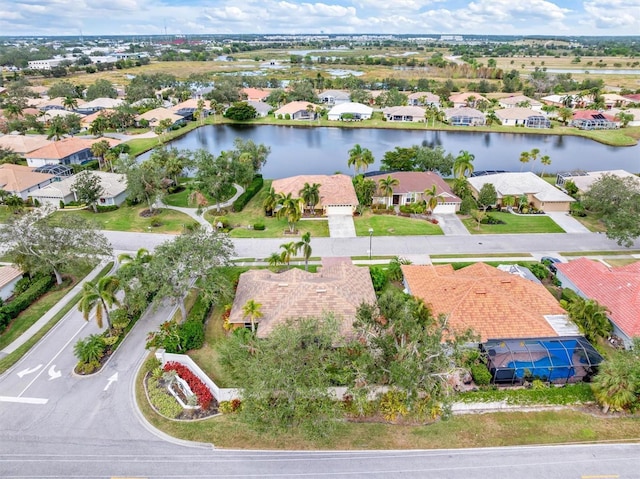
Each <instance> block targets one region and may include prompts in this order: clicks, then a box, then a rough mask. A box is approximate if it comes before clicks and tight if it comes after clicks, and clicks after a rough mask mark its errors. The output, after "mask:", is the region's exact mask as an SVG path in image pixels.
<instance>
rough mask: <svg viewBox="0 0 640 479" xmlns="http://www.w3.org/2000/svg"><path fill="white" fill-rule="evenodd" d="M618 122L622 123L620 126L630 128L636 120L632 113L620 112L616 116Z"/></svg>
mask: <svg viewBox="0 0 640 479" xmlns="http://www.w3.org/2000/svg"><path fill="white" fill-rule="evenodd" d="M615 118H616V120H618V121H619V122H620V126H621V127H622V128H626V127H627V126H629V122H631V121H633V119H634V118H635V117H634V116H633V115H632V114H631V113H627V112H626V111H619V112H618V113H616V116H615Z"/></svg>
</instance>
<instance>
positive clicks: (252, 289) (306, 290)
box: [229, 261, 376, 338]
mask: <svg viewBox="0 0 640 479" xmlns="http://www.w3.org/2000/svg"><path fill="white" fill-rule="evenodd" d="M251 299H253V300H254V301H255V302H257V303H260V304H261V305H262V306H261V308H260V310H261V312H262V314H263V316H262V318H261V319H260V320H259V326H258V333H257V335H258V337H260V338H264V337H266V336H268V335H269V334H270V333H271V331H273V329H274V328H275V327H276V326H277V325H278V324H283V323H284V322H286V321H287V320H288V319H297V318H302V317H318V316H321V315H322V314H323V313H333V314H334V316H335V318H336V319H338V320H339V321H340V332H341V333H342V334H343V335H345V336H348V335H350V334H351V333H352V331H353V320H354V318H355V313H356V310H357V308H358V306H360V304H362V303H363V302H366V303H371V304H373V303H375V301H376V295H375V292H374V290H373V284H372V282H371V276H370V274H369V269H368V268H363V267H358V266H354V265H353V264H351V263H350V262H344V261H339V262H333V263H332V264H330V265H324V266H322V268H320V269H319V270H318V272H317V273H309V272H306V271H303V270H301V269H297V268H293V269H290V270H287V271H285V272H283V273H273V272H271V271H269V270H266V269H260V270H250V271H247V272H246V273H242V274H241V275H240V280H239V282H238V289H237V291H236V296H235V299H234V301H233V307H232V308H231V314H230V316H229V321H230V322H231V323H232V324H244V323H245V322H247V323H248V322H249V320H248V318H245V317H244V315H243V312H242V308H243V306H244V305H245V304H246V303H247V301H249V300H251Z"/></svg>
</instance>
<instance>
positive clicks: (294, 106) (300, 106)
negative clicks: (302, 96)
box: [274, 101, 316, 116]
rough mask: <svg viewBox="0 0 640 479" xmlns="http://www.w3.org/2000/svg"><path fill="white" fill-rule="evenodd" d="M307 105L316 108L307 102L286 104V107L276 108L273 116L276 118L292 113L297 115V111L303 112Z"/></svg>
mask: <svg viewBox="0 0 640 479" xmlns="http://www.w3.org/2000/svg"><path fill="white" fill-rule="evenodd" d="M309 105H311V106H313V107H314V108H315V107H316V105H314V104H313V103H309V102H308V101H292V102H291V103H287V104H286V105H283V106H281V107H280V108H278V109H277V110H276V111H275V112H274V114H275V115H276V116H277V115H286V114H287V113H289V114H290V115H293V114H294V113H298V112H299V111H305V110H306V109H307V107H308V106H309Z"/></svg>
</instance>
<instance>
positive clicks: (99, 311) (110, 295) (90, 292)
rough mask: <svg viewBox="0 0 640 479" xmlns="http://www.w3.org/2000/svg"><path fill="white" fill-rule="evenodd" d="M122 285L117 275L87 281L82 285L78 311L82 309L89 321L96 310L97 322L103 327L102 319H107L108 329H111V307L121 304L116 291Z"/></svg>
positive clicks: (83, 315)
mask: <svg viewBox="0 0 640 479" xmlns="http://www.w3.org/2000/svg"><path fill="white" fill-rule="evenodd" d="M119 287H120V281H119V280H118V278H117V277H115V276H103V277H102V278H100V279H96V280H94V281H87V282H86V283H84V284H83V285H82V295H81V296H80V301H79V302H78V311H82V317H83V318H84V320H85V321H89V316H90V315H91V312H92V311H93V310H95V312H96V324H97V325H98V327H99V328H102V319H103V318H104V319H106V320H107V330H109V331H111V328H112V325H111V317H110V316H109V309H110V308H111V307H112V306H113V305H114V304H115V305H116V306H120V302H119V301H118V298H117V297H116V292H117V291H118V288H119Z"/></svg>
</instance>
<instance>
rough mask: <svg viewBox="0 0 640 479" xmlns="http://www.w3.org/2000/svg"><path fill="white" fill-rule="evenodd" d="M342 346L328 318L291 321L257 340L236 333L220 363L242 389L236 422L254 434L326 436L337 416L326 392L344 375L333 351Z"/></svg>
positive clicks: (342, 364)
mask: <svg viewBox="0 0 640 479" xmlns="http://www.w3.org/2000/svg"><path fill="white" fill-rule="evenodd" d="M342 342H343V341H342V340H341V337H340V335H339V327H338V322H337V321H336V320H335V319H334V318H333V317H331V316H323V317H321V318H301V319H297V320H289V321H287V323H286V324H282V325H278V326H276V327H275V328H274V330H273V331H271V333H270V334H269V336H268V337H266V338H261V339H259V340H257V339H256V338H255V337H253V336H252V335H248V334H242V333H240V332H234V334H232V335H231V336H230V337H229V339H228V340H227V341H226V342H225V343H224V344H223V345H222V347H221V349H220V361H221V363H222V365H223V367H224V368H225V370H226V371H227V372H228V374H229V376H230V377H231V379H232V380H233V381H235V382H236V383H237V384H242V404H243V407H242V409H241V410H240V411H239V413H238V414H239V418H240V420H242V421H243V422H246V423H247V424H248V425H249V426H251V427H252V428H254V429H256V430H258V431H265V430H269V431H290V430H291V429H292V428H296V429H300V430H301V431H302V433H303V434H305V435H306V436H309V437H318V436H320V437H324V436H326V435H327V434H328V433H329V432H331V431H332V430H333V429H334V428H335V427H336V426H337V424H338V418H339V417H340V415H341V411H340V403H339V401H335V399H334V398H333V397H332V396H331V394H330V391H329V388H330V387H331V386H333V385H335V384H336V380H337V379H338V378H337V377H336V376H338V374H339V373H341V372H342V371H343V370H348V365H347V364H345V362H346V361H345V360H344V359H343V356H342V354H341V351H340V348H338V347H336V346H338V345H341V344H342ZM336 371H337V372H336Z"/></svg>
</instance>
